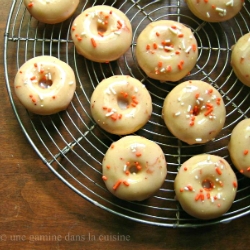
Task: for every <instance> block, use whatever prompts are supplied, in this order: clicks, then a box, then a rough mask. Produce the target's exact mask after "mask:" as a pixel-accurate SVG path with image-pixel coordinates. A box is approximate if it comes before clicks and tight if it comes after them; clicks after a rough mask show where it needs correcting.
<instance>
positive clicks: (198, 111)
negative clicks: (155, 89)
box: [162, 80, 226, 144]
mask: <svg viewBox="0 0 250 250" xmlns="http://www.w3.org/2000/svg"><path fill="white" fill-rule="evenodd" d="M162 117H163V119H164V122H165V124H166V126H167V127H168V129H169V130H170V132H171V133H172V134H173V135H174V136H176V137H177V138H178V139H180V140H182V141H184V142H186V143H188V144H199V143H206V142H208V141H210V140H213V139H214V138H215V137H216V136H217V135H218V133H219V132H220V131H221V129H222V128H223V126H224V123H225V117H226V110H225V105H224V102H223V99H222V96H221V95H220V93H219V92H218V91H217V90H216V89H215V88H214V87H213V86H211V85H210V84H208V83H206V82H203V81H198V80H193V81H185V82H183V83H180V84H179V85H177V86H176V87H174V88H173V89H172V90H171V91H170V93H169V94H168V95H167V96H166V98H165V101H164V104H163V109H162Z"/></svg>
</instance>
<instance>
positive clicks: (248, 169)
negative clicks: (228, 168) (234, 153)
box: [242, 167, 250, 172]
mask: <svg viewBox="0 0 250 250" xmlns="http://www.w3.org/2000/svg"><path fill="white" fill-rule="evenodd" d="M247 171H248V172H249V171H250V167H248V168H247ZM242 172H243V170H242Z"/></svg>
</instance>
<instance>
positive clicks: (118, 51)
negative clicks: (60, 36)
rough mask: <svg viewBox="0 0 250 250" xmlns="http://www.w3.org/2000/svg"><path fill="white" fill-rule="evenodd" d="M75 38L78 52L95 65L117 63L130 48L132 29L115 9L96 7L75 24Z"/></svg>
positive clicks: (90, 9)
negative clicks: (96, 63)
mask: <svg viewBox="0 0 250 250" xmlns="http://www.w3.org/2000/svg"><path fill="white" fill-rule="evenodd" d="M71 36H72V39H73V42H74V44H75V47H76V50H77V52H78V53H79V54H80V55H83V56H84V57H86V58H87V59H89V60H92V61H94V62H100V63H105V62H109V61H114V60H117V59H118V58H119V57H121V56H122V55H123V54H124V53H125V52H126V51H127V50H128V49H129V47H130V45H131V41H132V27H131V23H130V21H129V19H128V18H127V16H126V15H125V14H124V13H123V12H122V11H120V10H118V9H116V8H114V7H111V6H105V5H100V6H94V7H91V8H88V9H86V10H85V11H83V12H82V13H81V14H80V15H79V16H77V17H76V19H75V20H74V22H73V25H72V29H71Z"/></svg>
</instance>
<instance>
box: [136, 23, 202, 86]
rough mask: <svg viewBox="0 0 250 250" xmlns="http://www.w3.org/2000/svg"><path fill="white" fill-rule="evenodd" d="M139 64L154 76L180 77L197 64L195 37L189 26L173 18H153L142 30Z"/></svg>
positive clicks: (137, 57)
mask: <svg viewBox="0 0 250 250" xmlns="http://www.w3.org/2000/svg"><path fill="white" fill-rule="evenodd" d="M135 52H136V59H137V61H138V64H139V66H140V67H141V68H142V70H143V71H144V72H145V73H146V75H147V76H148V77H150V78H152V79H156V80H160V81H171V82H174V81H178V80H180V79H182V78H183V77H185V76H186V75H188V74H189V73H190V71H191V70H192V69H193V67H194V66H195V64H196V61H197V57H198V49H197V42H196V39H195V37H194V35H193V33H192V31H191V29H189V28H188V27H186V26H185V25H183V24H181V23H179V22H175V21H170V20H161V21H156V22H151V23H150V24H148V25H147V26H146V28H145V29H144V30H143V31H142V32H141V33H140V35H139V37H138V39H137V45H136V50H135Z"/></svg>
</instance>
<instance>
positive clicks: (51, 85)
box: [14, 56, 76, 115]
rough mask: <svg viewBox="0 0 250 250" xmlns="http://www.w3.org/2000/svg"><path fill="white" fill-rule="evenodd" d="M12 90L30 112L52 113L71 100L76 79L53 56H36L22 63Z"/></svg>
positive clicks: (66, 66)
mask: <svg viewBox="0 0 250 250" xmlns="http://www.w3.org/2000/svg"><path fill="white" fill-rule="evenodd" d="M14 88H15V93H16V95H17V97H18V99H19V100H20V102H21V103H22V104H23V106H24V107H25V108H26V109H28V110H29V111H31V112H33V113H35V114H39V115H51V114H55V113H57V112H59V111H62V110H65V109H66V108H67V107H68V105H69V103H70V102H71V100H72V98H73V95H74V92H75V89H76V80H75V74H74V72H73V70H72V68H71V67H70V66H69V65H68V64H66V63H65V62H63V61H61V60H59V59H57V58H55V57H53V56H37V57H34V58H32V59H30V60H28V61H27V62H25V63H24V64H23V65H22V66H21V67H20V69H19V70H18V72H17V74H16V77H15V80H14Z"/></svg>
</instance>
